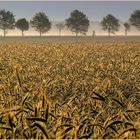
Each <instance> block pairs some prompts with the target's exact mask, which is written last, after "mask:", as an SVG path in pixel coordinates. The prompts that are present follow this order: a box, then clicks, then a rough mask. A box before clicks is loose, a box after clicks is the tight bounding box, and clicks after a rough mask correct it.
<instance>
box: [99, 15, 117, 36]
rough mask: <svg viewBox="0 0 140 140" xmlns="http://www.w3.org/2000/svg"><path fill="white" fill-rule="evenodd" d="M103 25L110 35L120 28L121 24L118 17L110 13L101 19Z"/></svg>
mask: <svg viewBox="0 0 140 140" xmlns="http://www.w3.org/2000/svg"><path fill="white" fill-rule="evenodd" d="M101 26H102V27H103V30H105V31H106V30H107V31H108V36H110V33H113V34H114V33H115V32H116V31H118V30H119V27H120V24H119V20H118V19H117V18H115V17H114V16H113V15H110V14H108V15H107V16H106V17H104V18H103V20H102V21H101Z"/></svg>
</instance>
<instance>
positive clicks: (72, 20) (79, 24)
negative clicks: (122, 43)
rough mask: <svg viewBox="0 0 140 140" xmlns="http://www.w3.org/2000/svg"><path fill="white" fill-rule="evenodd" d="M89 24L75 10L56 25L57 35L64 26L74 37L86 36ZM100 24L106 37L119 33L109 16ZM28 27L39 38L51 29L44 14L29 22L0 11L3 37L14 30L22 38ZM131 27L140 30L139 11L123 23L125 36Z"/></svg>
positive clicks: (0, 25) (37, 14) (39, 13)
mask: <svg viewBox="0 0 140 140" xmlns="http://www.w3.org/2000/svg"><path fill="white" fill-rule="evenodd" d="M89 24H90V21H89V19H88V17H87V16H86V15H85V14H84V13H83V12H81V11H79V10H77V9H76V10H73V11H72V12H71V13H70V16H69V18H67V19H66V20H65V24H63V23H58V24H56V27H57V29H58V30H59V35H61V31H62V29H63V28H64V27H65V26H66V27H67V28H68V29H69V30H71V31H72V32H73V33H75V35H76V36H78V35H79V34H83V35H86V32H87V31H88V28H89ZM100 24H101V26H102V29H103V30H104V31H107V32H108V36H110V35H111V34H114V33H115V32H117V31H119V28H120V23H119V19H117V18H116V17H115V16H113V15H111V14H108V15H107V16H105V17H103V19H102V21H101V23H100ZM29 25H31V27H33V28H34V29H35V30H36V31H37V32H39V34H40V36H41V35H42V34H43V33H46V32H48V31H49V30H50V29H51V27H52V26H51V25H52V24H51V22H50V20H49V18H48V16H47V15H46V14H45V13H44V12H38V13H36V14H35V15H34V16H33V17H32V19H31V20H30V22H29V21H27V20H26V19H25V18H21V19H18V20H17V21H16V20H15V16H14V14H13V13H12V12H10V11H6V10H5V9H3V10H0V29H2V30H3V34H4V37H5V36H6V33H7V32H8V30H11V29H14V28H17V29H19V30H21V33H22V36H24V31H27V30H29ZM131 25H132V26H135V27H136V28H137V30H140V10H135V11H133V13H132V14H131V15H130V18H129V22H125V23H124V27H125V35H127V32H128V31H129V30H130V26H131Z"/></svg>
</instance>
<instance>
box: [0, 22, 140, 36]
mask: <svg viewBox="0 0 140 140" xmlns="http://www.w3.org/2000/svg"><path fill="white" fill-rule="evenodd" d="M57 23H65V22H64V21H52V28H51V29H50V30H49V31H48V32H47V33H45V34H43V35H45V36H46V35H47V36H50V35H51V36H53V35H54V36H57V35H58V29H57V28H56V24H57ZM123 23H124V22H122V21H120V25H121V26H120V30H119V31H118V32H116V33H115V34H114V35H115V36H118V35H124V29H125V28H124V26H123ZM93 30H95V32H96V35H98V36H100V35H101V36H102V35H105V36H107V35H108V34H107V32H106V31H103V30H102V27H101V25H100V22H99V21H91V22H90V26H89V29H88V32H87V35H89V36H90V35H92V32H93ZM0 35H1V36H2V35H3V32H2V31H0ZM24 35H26V36H38V32H37V31H35V30H34V29H33V28H32V27H30V29H29V30H28V31H26V32H24ZM61 35H62V36H69V35H73V36H75V34H74V33H72V32H71V31H70V30H68V29H67V27H65V28H64V29H63V30H62V33H61ZM112 35H113V34H112ZM129 35H140V31H138V30H137V29H136V28H135V27H133V26H131V30H130V31H129V32H128V36H129ZM7 36H21V31H20V30H18V29H13V30H9V31H8V33H7Z"/></svg>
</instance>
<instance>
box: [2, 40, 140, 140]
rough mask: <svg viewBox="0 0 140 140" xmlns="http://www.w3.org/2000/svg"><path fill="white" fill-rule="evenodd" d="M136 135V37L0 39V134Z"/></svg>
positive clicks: (139, 130)
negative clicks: (129, 39)
mask: <svg viewBox="0 0 140 140" xmlns="http://www.w3.org/2000/svg"><path fill="white" fill-rule="evenodd" d="M105 138H107V139H112V138H115V139H121V138H128V139H129V138H131V139H132V138H137V139H138V138H140V43H136V42H122V43H121V42H120V43H113V42H112V43H111V42H110V43H105V42H104V43H96V42H93V43H86V42H84V43H82V42H81V43H47V42H46V43H33V42H32V43H31V42H30V43H26V42H25V43H19V42H17V43H4V44H3V43H2V44H0V139H105Z"/></svg>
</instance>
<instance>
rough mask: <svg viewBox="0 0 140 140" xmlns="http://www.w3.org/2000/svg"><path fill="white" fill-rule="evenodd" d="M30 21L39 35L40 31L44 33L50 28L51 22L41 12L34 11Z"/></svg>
mask: <svg viewBox="0 0 140 140" xmlns="http://www.w3.org/2000/svg"><path fill="white" fill-rule="evenodd" d="M30 23H31V26H32V27H33V28H35V30H36V31H38V32H39V33H40V37H41V35H42V33H46V32H48V31H49V30H50V29H51V22H50V21H49V19H48V17H47V16H46V14H45V13H43V12H39V13H36V15H34V16H33V18H32V20H31V22H30Z"/></svg>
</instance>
